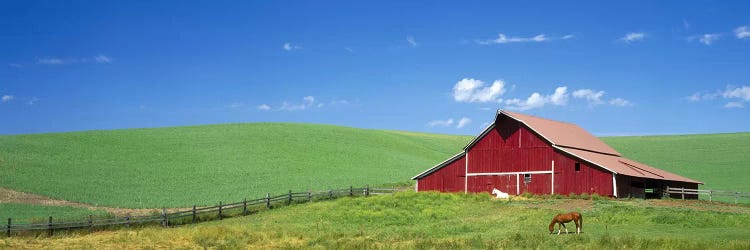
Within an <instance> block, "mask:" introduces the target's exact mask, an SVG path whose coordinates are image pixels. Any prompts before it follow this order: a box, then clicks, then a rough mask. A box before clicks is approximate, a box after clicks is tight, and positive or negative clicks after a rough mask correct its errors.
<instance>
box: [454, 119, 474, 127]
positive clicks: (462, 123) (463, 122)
mask: <svg viewBox="0 0 750 250" xmlns="http://www.w3.org/2000/svg"><path fill="white" fill-rule="evenodd" d="M469 123H471V119H469V118H467V117H463V118H461V120H458V125H456V128H463V127H465V126H466V125H469Z"/></svg>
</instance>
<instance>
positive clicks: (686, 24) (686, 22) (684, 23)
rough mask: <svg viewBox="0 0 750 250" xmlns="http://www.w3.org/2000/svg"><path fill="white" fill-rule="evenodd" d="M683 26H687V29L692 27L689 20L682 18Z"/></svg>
mask: <svg viewBox="0 0 750 250" xmlns="http://www.w3.org/2000/svg"><path fill="white" fill-rule="evenodd" d="M682 27H683V28H685V30H688V29H690V23H688V21H687V20H685V19H682Z"/></svg>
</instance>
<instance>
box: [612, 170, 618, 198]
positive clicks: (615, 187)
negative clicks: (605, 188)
mask: <svg viewBox="0 0 750 250" xmlns="http://www.w3.org/2000/svg"><path fill="white" fill-rule="evenodd" d="M615 175H616V174H615V173H612V196H614V197H615V198H617V178H615Z"/></svg>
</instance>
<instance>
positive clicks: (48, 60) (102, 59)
mask: <svg viewBox="0 0 750 250" xmlns="http://www.w3.org/2000/svg"><path fill="white" fill-rule="evenodd" d="M112 61H114V59H112V58H111V57H108V56H106V55H101V54H100V55H96V56H92V57H82V58H57V57H45V58H37V59H36V64H45V65H64V64H75V63H99V64H105V63H112Z"/></svg>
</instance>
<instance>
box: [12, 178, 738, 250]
mask: <svg viewBox="0 0 750 250" xmlns="http://www.w3.org/2000/svg"><path fill="white" fill-rule="evenodd" d="M569 210H577V211H580V212H581V213H582V215H583V234H581V235H575V234H568V235H565V234H563V235H556V234H554V235H551V234H549V232H548V231H547V230H548V229H547V226H548V224H549V220H550V219H551V218H552V217H553V216H554V215H555V214H557V213H559V212H565V211H569ZM747 225H750V208H748V207H747V206H733V205H723V204H718V203H708V202H699V201H687V202H684V201H659V202H658V203H656V202H655V201H653V200H650V201H649V200H640V199H634V200H627V199H625V200H616V201H615V200H608V199H604V200H601V199H594V200H569V199H549V198H546V199H532V200H511V201H510V202H506V201H500V200H494V199H492V198H490V196H488V195H464V194H438V193H414V192H404V193H398V194H396V195H384V196H377V197H369V198H364V197H359V198H340V199H337V200H333V201H324V202H317V203H309V204H300V205H293V206H290V207H281V208H279V209H274V210H270V211H263V212H260V213H258V214H254V215H250V216H247V217H238V218H234V219H226V220H223V221H214V222H209V223H202V224H196V225H189V226H185V227H180V228H173V229H163V228H160V227H149V228H145V229H134V230H126V229H122V230H119V231H110V232H100V233H96V234H83V235H78V234H77V233H68V234H67V235H66V234H65V233H63V235H58V236H55V237H53V238H24V237H13V238H7V239H5V240H4V241H0V248H28V249H35V248H40V247H44V248H74V249H77V248H128V249H136V248H137V249H151V248H181V249H195V248H204V249H243V248H244V249H299V248H313V249H462V248H463V249H465V248H469V249H500V248H523V249H550V248H567V249H747V248H750V239H748V237H747V236H748V235H750V227H748V226H747ZM568 227H569V229H570V230H571V231H573V230H574V228H575V226H574V225H573V224H572V223H569V224H568Z"/></svg>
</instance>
